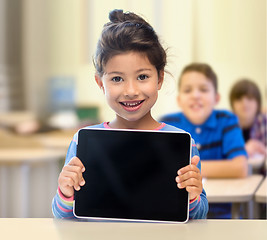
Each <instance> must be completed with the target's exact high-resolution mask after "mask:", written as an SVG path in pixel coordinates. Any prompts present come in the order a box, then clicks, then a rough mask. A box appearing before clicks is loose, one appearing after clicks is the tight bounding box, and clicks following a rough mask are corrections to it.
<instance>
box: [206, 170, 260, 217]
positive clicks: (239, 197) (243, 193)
mask: <svg viewBox="0 0 267 240" xmlns="http://www.w3.org/2000/svg"><path fill="white" fill-rule="evenodd" d="M262 179H263V176H262V175H259V174H257V175H251V176H248V177H246V178H237V179H206V180H205V181H204V189H205V191H206V193H207V199H208V201H209V203H228V202H230V203H233V204H232V216H233V218H238V217H239V214H238V212H239V208H240V204H244V206H245V208H246V215H247V216H245V217H248V218H253V206H252V204H253V197H254V194H255V192H256V190H257V188H258V186H259V184H260V183H261V181H262Z"/></svg>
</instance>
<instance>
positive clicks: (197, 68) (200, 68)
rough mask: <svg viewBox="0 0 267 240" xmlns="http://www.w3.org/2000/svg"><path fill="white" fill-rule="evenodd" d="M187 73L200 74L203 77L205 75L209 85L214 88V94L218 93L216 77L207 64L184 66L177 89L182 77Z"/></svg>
mask: <svg viewBox="0 0 267 240" xmlns="http://www.w3.org/2000/svg"><path fill="white" fill-rule="evenodd" d="M187 72H200V73H202V74H203V75H205V76H206V77H207V78H208V79H209V80H210V81H211V83H212V84H213V86H214V89H215V92H216V93H217V91H218V80H217V75H216V73H215V72H214V71H213V69H212V68H211V67H210V66H209V65H208V64H206V63H191V64H189V65H187V66H185V67H184V69H183V70H182V72H181V75H180V78H179V83H178V87H180V84H181V78H182V76H183V75H184V74H185V73H187Z"/></svg>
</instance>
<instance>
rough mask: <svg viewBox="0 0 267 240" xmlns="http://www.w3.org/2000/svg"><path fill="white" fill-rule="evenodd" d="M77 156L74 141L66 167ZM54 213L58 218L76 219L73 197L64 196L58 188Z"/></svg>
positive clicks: (53, 205)
mask: <svg viewBox="0 0 267 240" xmlns="http://www.w3.org/2000/svg"><path fill="white" fill-rule="evenodd" d="M75 156H76V142H75V141H72V142H71V143H70V146H69V149H68V152H67V156H66V161H65V166H66V165H67V164H68V163H69V162H70V160H71V159H72V158H73V157H75ZM52 212H53V215H54V217H56V218H74V215H73V196H72V197H70V198H67V197H65V196H64V195H63V193H62V192H61V191H60V188H59V187H58V189H57V192H56V195H55V197H54V198H53V201H52Z"/></svg>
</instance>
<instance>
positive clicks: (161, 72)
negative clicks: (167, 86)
mask: <svg viewBox="0 0 267 240" xmlns="http://www.w3.org/2000/svg"><path fill="white" fill-rule="evenodd" d="M163 79H164V71H160V72H159V80H158V90H160V89H161V87H162V84H163Z"/></svg>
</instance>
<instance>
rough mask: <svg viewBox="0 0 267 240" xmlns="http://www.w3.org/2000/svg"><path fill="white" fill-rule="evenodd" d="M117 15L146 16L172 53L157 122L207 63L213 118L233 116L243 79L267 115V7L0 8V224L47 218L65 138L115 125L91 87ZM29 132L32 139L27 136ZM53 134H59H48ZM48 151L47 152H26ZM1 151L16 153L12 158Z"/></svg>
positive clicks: (193, 1) (61, 2)
mask: <svg viewBox="0 0 267 240" xmlns="http://www.w3.org/2000/svg"><path fill="white" fill-rule="evenodd" d="M115 8H118V9H123V10H125V11H126V10H128V11H133V12H135V13H137V14H140V15H142V16H144V18H145V19H146V20H147V21H148V22H149V23H151V25H152V26H154V28H155V31H156V32H157V33H158V34H159V36H160V38H161V42H162V43H163V45H164V47H165V48H167V49H168V51H167V53H168V65H167V68H166V70H167V71H168V72H170V73H171V74H168V73H166V75H165V82H164V84H163V88H162V89H161V91H160V93H159V100H158V101H157V103H156V105H155V107H154V108H153V115H154V116H155V118H159V117H160V116H162V115H164V114H166V113H170V112H174V111H177V110H179V109H178V106H177V104H176V95H177V78H178V76H179V74H180V71H181V69H182V68H183V67H184V66H185V65H186V64H189V63H191V62H204V63H208V64H209V65H211V66H212V68H213V69H214V70H215V72H216V73H217V76H218V80H219V93H220V94H221V100H220V103H219V104H218V105H217V108H220V109H228V110H230V104H229V97H228V94H229V91H230V88H231V86H232V85H233V84H234V83H235V81H236V80H238V79H240V78H243V77H246V78H250V79H252V80H253V81H255V82H256V83H257V85H258V86H259V88H260V90H261V94H262V97H263V109H264V110H266V98H267V93H266V92H267V84H266V1H265V0H187V1H184V0H145V1H144V0H112V1H106V0H79V1H74V0H23V1H21V0H0V128H3V129H4V132H3V133H2V136H0V188H1V196H0V217H3V216H7V217H50V216H52V214H51V207H50V205H51V200H52V197H53V196H54V194H55V191H56V186H57V175H58V171H59V169H60V167H57V168H55V166H58V165H53V164H58V161H57V160H58V159H59V158H60V159H61V160H62V159H64V154H65V153H66V148H67V145H68V142H69V141H70V140H71V137H70V136H71V135H72V134H73V132H74V130H75V129H77V127H81V126H84V125H88V124H93V123H96V122H102V121H109V120H111V119H113V117H114V115H113V114H114V113H113V112H112V111H111V110H110V109H109V107H108V105H107V104H106V101H105V99H104V96H103V94H102V92H101V91H100V90H99V89H98V86H97V85H96V83H95V80H94V66H93V63H92V56H93V53H94V50H95V46H96V42H97V39H98V36H99V35H100V31H101V29H102V26H103V25H104V23H106V22H107V21H108V17H107V16H108V12H109V11H110V10H112V9H115ZM6 129H8V132H7V131H6ZM31 130H36V132H37V133H38V134H36V135H38V136H32V135H30V136H29V134H23V133H25V132H26V133H27V131H31ZM51 130H65V131H64V134H58V133H57V134H55V135H53V136H51V135H48V134H46V132H48V131H51ZM15 133H16V134H15ZM26 135H27V136H26ZM24 137H25V138H24ZM37 137H38V141H40V142H38V141H36V139H37ZM25 139H26V140H25ZM53 141H55V145H52V142H53ZM61 142H62V144H61ZM51 145H52V146H51ZM58 145H60V146H58ZM44 146H45V147H46V148H45V152H43V149H42V150H41V152H34V151H33V152H34V154H36V155H34V154H33V153H32V152H31V151H30V150H31V148H36V149H39V150H40V149H41V148H42V147H44ZM3 149H4V150H3ZM6 149H9V150H10V151H13V152H15V151H16V150H15V149H19V150H20V151H22V153H21V154H19V157H18V156H13V155H12V156H11V157H10V154H9V153H8V152H5V150H6ZM25 149H27V150H29V151H28V152H25V151H24V150H25ZM47 149H49V151H48V150H47ZM1 152H2V153H1ZM27 154H29V155H31V158H30V157H26V156H27ZM24 155H25V157H24V158H26V159H28V160H27V161H28V162H27V161H25V159H24V160H21V159H20V158H22V156H24ZM34 156H36V157H35V159H34ZM12 157H13V158H12ZM9 158H12V159H13V160H12V161H13V162H12V164H10V162H8V161H11V160H6V159H9ZM18 159H20V160H18ZM29 159H31V160H29ZM36 159H39V160H40V159H41V160H40V161H39V160H38V161H37V162H35V160H36ZM47 159H50V160H51V161H48V160H47ZM29 162H30V163H29ZM33 162H35V163H34V166H33V165H32V163H33ZM47 162H49V164H50V165H47ZM59 164H60V163H59ZM61 164H62V162H61ZM32 169H35V170H34V171H33V170H32ZM50 175H51V178H49V179H48V176H50ZM18 183H19V184H24V185H22V187H18ZM5 191H6V194H5ZM25 193H28V194H25ZM18 194H22V195H23V197H22V199H21V201H22V203H21V205H19V204H18V202H17V201H19V200H16V199H15V196H17V195H18ZM40 206H42V207H41V208H40Z"/></svg>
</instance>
